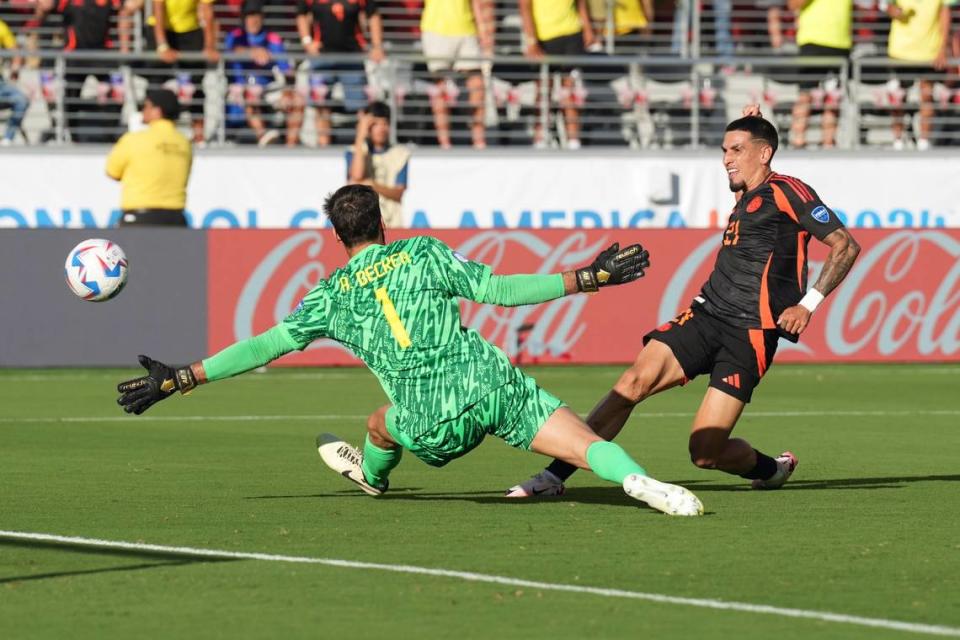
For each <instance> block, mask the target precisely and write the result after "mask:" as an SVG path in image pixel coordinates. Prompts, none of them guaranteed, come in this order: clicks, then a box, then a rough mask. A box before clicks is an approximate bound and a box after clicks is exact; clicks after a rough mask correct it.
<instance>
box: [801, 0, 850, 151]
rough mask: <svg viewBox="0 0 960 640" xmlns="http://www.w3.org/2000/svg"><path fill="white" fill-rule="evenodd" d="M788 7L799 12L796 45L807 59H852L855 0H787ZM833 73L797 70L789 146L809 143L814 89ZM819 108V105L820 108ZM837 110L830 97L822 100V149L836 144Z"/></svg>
mask: <svg viewBox="0 0 960 640" xmlns="http://www.w3.org/2000/svg"><path fill="white" fill-rule="evenodd" d="M787 6H788V7H789V8H790V9H792V10H793V11H797V12H798V14H797V45H799V47H800V55H801V56H805V57H833V58H849V57H850V48H851V47H852V46H853V36H852V30H851V27H852V23H853V0H787ZM833 73H834V72H833V70H832V69H829V68H826V67H823V66H819V67H807V68H803V69H799V70H798V74H799V75H800V82H799V84H800V93H799V95H798V96H797V102H796V104H794V106H793V125H792V126H791V128H790V144H791V146H793V147H796V148H802V147H804V146H806V144H807V121H808V120H809V117H810V108H811V104H812V97H811V90H813V89H818V88H820V86H821V79H822V78H824V77H825V76H829V75H831V74H833ZM818 106H819V105H818ZM837 107H838V105H837V104H836V102H835V101H834V100H832V99H831V98H830V96H827V97H826V99H825V100H824V101H823V119H822V120H821V123H820V129H821V132H822V139H821V146H822V147H823V148H824V149H829V148H832V147H834V146H835V145H836V136H837Z"/></svg>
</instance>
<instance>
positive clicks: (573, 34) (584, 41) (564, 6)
mask: <svg viewBox="0 0 960 640" xmlns="http://www.w3.org/2000/svg"><path fill="white" fill-rule="evenodd" d="M520 18H521V20H522V22H523V36H524V42H525V43H526V44H525V45H524V55H526V56H527V57H528V58H531V59H533V60H540V59H542V58H543V57H544V56H545V55H547V56H582V55H585V54H586V52H587V50H588V49H589V50H592V48H593V46H594V45H595V44H599V43H598V42H597V39H596V36H595V34H594V31H593V26H592V25H591V24H590V14H589V12H588V11H587V0H520ZM563 70H564V71H572V68H570V67H564V68H563ZM573 85H574V81H573V76H572V75H569V74H568V75H565V76H564V78H563V88H564V97H563V98H562V99H561V101H560V106H561V107H562V108H563V117H564V121H565V123H566V133H567V148H569V149H579V148H580V110H579V109H578V108H577V106H576V102H575V100H574V96H573ZM538 93H539V91H538ZM545 142H546V140H545V138H544V132H543V131H542V130H541V127H540V122H539V119H538V121H537V125H536V127H535V129H534V134H533V144H534V146H537V147H540V146H544V145H545Z"/></svg>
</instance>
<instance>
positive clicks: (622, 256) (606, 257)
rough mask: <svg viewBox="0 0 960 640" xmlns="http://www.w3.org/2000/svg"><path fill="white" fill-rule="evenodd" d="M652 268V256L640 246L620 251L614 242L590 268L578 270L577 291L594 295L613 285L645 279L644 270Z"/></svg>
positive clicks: (636, 245) (618, 244)
mask: <svg viewBox="0 0 960 640" xmlns="http://www.w3.org/2000/svg"><path fill="white" fill-rule="evenodd" d="M649 266H650V254H649V253H648V252H647V250H646V249H644V248H643V247H641V246H640V245H639V244H633V245H630V246H629V247H627V248H626V249H622V250H621V249H620V243H619V242H614V243H613V244H612V245H610V247H609V248H607V249H605V250H604V251H602V252H600V255H598V256H597V257H596V259H595V260H594V261H593V264H591V265H590V266H588V267H583V268H581V269H577V271H576V273H577V289H578V290H580V291H585V292H587V293H592V292H594V291H597V290H598V289H599V288H600V287H605V286H607V285H611V284H625V283H627V282H633V281H634V280H636V279H638V278H642V277H643V274H644V272H643V270H644V269H646V268H647V267H649Z"/></svg>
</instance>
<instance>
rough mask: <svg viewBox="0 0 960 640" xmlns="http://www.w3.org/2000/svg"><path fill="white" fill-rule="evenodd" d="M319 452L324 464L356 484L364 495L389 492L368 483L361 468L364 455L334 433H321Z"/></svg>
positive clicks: (318, 440)
mask: <svg viewBox="0 0 960 640" xmlns="http://www.w3.org/2000/svg"><path fill="white" fill-rule="evenodd" d="M317 451H318V452H319V453H320V457H321V458H322V459H323V462H324V464H326V465H327V466H328V467H330V468H331V469H333V470H334V471H336V472H337V473H339V474H340V475H341V476H343V477H344V478H346V479H347V480H349V481H350V482H352V483H354V484H356V485H357V486H358V487H360V488H361V489H362V490H363V491H364V493H368V494H370V495H371V496H379V495H381V494H382V493H383V492H384V491H386V490H387V487H386V486H384V487H375V486H373V485H372V484H370V483H369V482H367V479H366V478H364V476H363V468H362V467H361V464H362V461H363V455H362V454H361V453H360V451H358V450H357V448H356V447H355V446H353V445H352V444H350V443H349V442H344V441H343V440H341V439H340V438H338V437H337V436H335V435H333V434H332V433H321V434H320V435H318V436H317Z"/></svg>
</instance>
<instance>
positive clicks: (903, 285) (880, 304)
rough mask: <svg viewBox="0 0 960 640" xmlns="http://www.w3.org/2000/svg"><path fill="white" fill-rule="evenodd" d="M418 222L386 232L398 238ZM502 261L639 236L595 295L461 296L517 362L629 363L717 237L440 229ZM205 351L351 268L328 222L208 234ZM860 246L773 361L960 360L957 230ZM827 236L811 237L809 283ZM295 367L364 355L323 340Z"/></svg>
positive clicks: (551, 263)
mask: <svg viewBox="0 0 960 640" xmlns="http://www.w3.org/2000/svg"><path fill="white" fill-rule="evenodd" d="M410 235H413V232H410V231H406V232H402V233H396V234H391V236H390V238H391V239H398V238H402V237H408V236H410ZM431 235H434V236H436V237H437V238H439V239H441V240H443V241H444V242H446V243H447V244H448V245H450V246H451V247H453V248H454V249H456V250H457V251H459V252H460V253H462V254H463V255H465V256H467V257H469V258H471V259H474V260H477V261H480V262H485V263H487V264H490V265H492V266H493V267H494V270H495V272H497V273H502V274H508V273H551V272H556V271H563V270H569V269H573V268H575V267H578V266H582V265H584V264H587V263H589V262H590V261H591V260H592V258H593V257H594V256H595V255H596V254H597V253H598V252H599V251H600V250H602V249H604V248H606V247H607V246H608V245H610V244H611V243H612V242H614V241H618V242H620V243H621V244H629V243H632V242H640V243H642V244H643V245H644V246H645V247H647V248H648V249H649V250H650V254H651V262H652V266H651V268H650V269H649V271H648V273H647V276H646V277H645V278H643V279H642V280H640V281H638V282H636V283H632V284H630V285H625V286H621V287H609V288H605V289H603V290H602V291H601V292H600V293H598V294H596V295H589V296H588V295H576V296H568V297H565V298H561V299H558V300H554V301H552V302H548V303H545V304H541V305H536V306H525V307H516V308H500V307H495V306H490V305H481V304H476V303H472V302H465V303H464V305H463V323H464V325H465V326H468V327H472V328H474V329H476V330H478V331H479V332H480V333H481V334H482V335H484V336H485V337H486V338H487V339H488V340H490V341H491V342H493V343H494V344H496V345H497V346H499V347H500V348H502V349H503V350H504V351H506V352H507V354H509V355H510V356H511V357H513V358H515V359H518V360H520V361H521V362H541V363H628V362H631V361H632V360H633V358H634V357H635V355H636V353H637V352H638V351H639V350H640V348H641V346H642V337H643V334H644V333H645V332H646V331H648V330H650V329H651V328H653V327H656V326H657V325H659V324H661V323H662V322H664V321H665V320H667V319H670V318H672V317H674V316H676V315H677V314H678V313H679V312H680V311H682V310H683V309H685V308H686V307H687V306H688V305H689V304H690V301H691V299H692V298H693V296H695V295H696V294H697V293H698V291H699V290H700V287H701V285H702V284H703V282H704V281H705V280H706V278H707V276H708V275H709V273H710V270H711V268H712V266H713V261H714V258H715V255H716V252H717V250H718V248H719V246H720V242H721V237H720V234H719V233H717V232H716V231H705V230H699V231H698V230H644V231H639V230H577V231H572V232H571V231H559V230H554V231H551V230H509V231H503V230H501V231H491V230H486V231H463V230H459V231H453V230H451V231H436V232H433V233H432V234H431ZM208 237H209V247H208V250H209V263H208V264H209V282H208V288H207V290H208V296H209V303H208V337H209V350H210V352H211V353H212V352H214V351H217V350H219V349H222V348H224V347H226V346H228V345H229V344H231V343H233V342H235V341H237V340H241V339H244V338H248V337H250V336H252V335H255V334H257V333H259V332H262V331H264V330H266V329H268V328H269V327H271V326H273V325H274V324H275V323H276V322H278V321H279V320H281V319H282V318H283V317H284V316H286V315H287V314H288V313H289V312H290V311H291V310H292V309H293V308H294V307H295V306H296V305H297V303H298V302H299V300H300V298H301V297H302V296H303V295H304V294H305V293H306V292H307V291H309V290H310V288H311V287H312V286H313V285H314V284H315V283H316V282H317V281H318V280H319V279H321V278H324V277H327V276H328V275H329V274H330V273H331V272H332V271H334V270H335V269H337V268H338V267H339V266H342V265H343V264H344V263H345V262H346V260H347V257H346V254H345V253H344V251H343V247H342V246H341V245H340V244H338V243H337V242H336V239H335V237H334V236H333V234H332V233H331V232H330V231H327V230H317V229H303V230H297V231H279V230H278V231H256V232H254V231H229V230H214V231H211V232H209V234H208ZM856 237H857V240H858V241H859V242H860V243H861V245H862V247H863V251H862V253H861V254H860V257H859V259H858V260H857V262H856V264H855V265H854V267H853V269H852V270H851V272H850V274H849V275H848V276H847V279H846V281H845V282H844V283H843V284H842V285H841V286H840V287H839V288H838V289H837V290H836V291H834V292H833V293H832V294H831V295H830V296H829V297H828V298H827V299H826V301H825V302H824V303H823V304H822V305H821V306H820V308H819V309H818V310H817V312H816V314H815V315H814V318H813V320H812V322H811V324H810V327H809V328H808V329H807V331H806V332H805V333H804V334H803V336H802V339H801V341H800V343H799V344H791V343H789V342H786V341H781V344H780V351H779V352H778V355H777V358H778V361H795V362H796V361H804V362H809V361H820V362H826V361H945V360H952V361H957V360H960V231H955V230H921V231H913V230H899V231H883V230H861V231H858V232H857V233H856ZM826 253H827V252H826V247H825V246H824V245H822V244H820V243H818V242H816V241H815V240H814V241H812V242H811V251H810V282H813V281H814V280H815V279H816V277H817V274H818V273H819V271H820V268H821V267H822V264H823V260H824V258H825V256H826ZM280 363H281V364H286V365H339V364H343V365H346V364H357V363H358V362H357V360H356V359H355V358H354V357H353V356H352V355H351V354H350V353H349V352H348V351H346V350H345V349H343V348H342V347H340V346H339V345H337V344H336V343H333V342H332V341H329V340H320V341H317V342H315V343H313V344H312V345H310V346H309V347H308V348H307V349H306V350H305V351H303V352H298V353H294V354H290V355H288V356H286V357H284V358H283V359H282V360H281V361H280Z"/></svg>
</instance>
